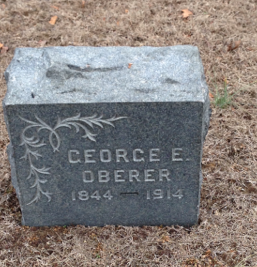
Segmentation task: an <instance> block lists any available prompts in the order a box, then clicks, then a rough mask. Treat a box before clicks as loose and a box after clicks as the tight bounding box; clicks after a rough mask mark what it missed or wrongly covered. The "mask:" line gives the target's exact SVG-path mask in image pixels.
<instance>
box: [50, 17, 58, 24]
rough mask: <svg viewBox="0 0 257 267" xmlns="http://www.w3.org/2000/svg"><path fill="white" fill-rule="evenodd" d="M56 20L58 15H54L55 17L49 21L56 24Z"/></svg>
mask: <svg viewBox="0 0 257 267" xmlns="http://www.w3.org/2000/svg"><path fill="white" fill-rule="evenodd" d="M56 20H57V16H53V17H51V19H50V21H49V23H50V24H51V25H54V24H55V22H56Z"/></svg>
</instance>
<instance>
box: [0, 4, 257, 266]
mask: <svg viewBox="0 0 257 267" xmlns="http://www.w3.org/2000/svg"><path fill="white" fill-rule="evenodd" d="M182 9H189V10H190V11H192V12H193V15H191V16H189V17H188V18H187V19H183V18H182V16H181V14H182V12H181V10H182ZM55 15H56V16H57V17H58V18H57V21H56V23H55V25H51V24H49V20H50V19H51V17H52V16H55ZM256 18H257V1H256V0H215V1H214V0H213V1H211V0H131V1H130V0H113V1H112V0H85V1H80V0H77V1H72V0H55V1H52V0H30V1H29V0H20V1H19V0H10V1H9V0H8V1H7V0H6V1H3V0H0V43H2V44H4V46H5V47H8V48H9V49H8V51H7V52H6V53H4V52H5V50H6V49H3V48H2V50H1V52H2V53H1V54H0V73H1V75H0V98H1V100H2V99H3V97H4V95H5V92H6V84H5V80H4V77H3V72H4V70H5V69H6V67H7V66H8V64H9V63H10V61H11V59H12V57H13V53H14V49H15V48H16V47H25V46H28V47H41V46H66V45H76V46H80V45H83V46H125V45H126V46H145V45H150V46H169V45H178V44H192V45H196V46H198V48H199V50H200V52H201V57H202V60H203V64H204V68H205V74H206V78H207V82H208V85H209V88H210V91H211V94H212V95H213V96H214V97H215V95H216V94H217V92H219V93H221V94H222V92H223V90H224V81H227V84H228V93H229V95H230V96H231V97H232V103H231V104H230V105H228V106H227V107H226V108H225V109H220V108H219V107H217V106H215V105H214V98H211V101H212V110H213V114H212V118H211V124H210V129H209V133H208V135H207V138H206V142H205V145H204V155H203V160H202V168H203V175H204V181H203V186H202V192H201V207H200V219H199V224H198V225H197V226H194V227H191V228H189V229H187V228H183V227H179V226H170V227H162V226H159V227H150V226H145V227H122V226H106V227H85V226H69V227H39V228H36V227H32V228H30V227H24V226H21V224H20V219H21V212H20V209H19V204H18V201H17V198H16V194H15V190H14V189H13V187H12V185H11V181H10V178H11V177H10V166H9V163H8V160H7V154H6V146H7V145H8V142H9V140H8V135H7V131H6V127H5V123H4V117H3V110H2V107H1V109H0V147H1V149H0V266H1V267H6V266H24V267H25V266H26V267H27V266H53V267H58V266H60V267H65V266H134V267H136V266H165V267H166V266H198V267H200V266H229V267H230V266H234V267H236V266H237V267H239V266H240V267H242V266H257V177H256V175H257V165H256V160H257V145H256V134H257V129H256V121H257V90H256V89H257V31H256V29H257V19H256ZM238 41H241V42H240V44H239V42H238ZM238 44H239V45H238ZM212 95H211V96H212Z"/></svg>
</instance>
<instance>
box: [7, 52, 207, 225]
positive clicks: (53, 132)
mask: <svg viewBox="0 0 257 267" xmlns="http://www.w3.org/2000/svg"><path fill="white" fill-rule="evenodd" d="M124 49H125V48H124ZM130 49H131V48H130ZM148 49H149V48H148ZM190 49H191V48H190ZM190 49H189V50H190ZM160 50H161V49H160ZM142 51H143V50H142ZM147 51H148V52H149V50H147ZM165 51H166V50H165ZM190 51H191V50H190ZM193 52H194V53H195V52H196V51H195V50H193ZM194 53H193V54H194ZM158 54H160V51H159V52H158ZM91 56H92V55H91ZM16 57H17V56H16ZM96 57H97V55H96ZM189 59H190V57H189ZM19 60H20V59H19ZM94 60H95V61H97V60H96V59H95V58H94ZM20 61H21V60H20ZM20 61H19V62H20ZM60 61H61V60H59V61H58V64H61V63H60ZM157 61H158V60H157ZM189 61H190V60H189ZM24 62H27V61H26V60H25V61H24ZM85 62H89V61H87V60H85V61H84V63H85ZM66 63H67V62H66ZM66 63H65V64H66ZM89 63H90V62H89ZM15 64H16V63H15ZM15 64H14V65H13V66H11V67H9V70H8V73H7V76H8V77H7V79H8V92H9V93H7V96H6V99H5V102H4V110H5V118H6V122H7V128H8V131H9V135H10V140H11V144H10V146H9V148H8V154H9V160H10V163H11V169H12V182H13V185H14V187H15V189H16V192H17V196H18V198H19V201H20V205H21V210H22V216H23V224H25V225H30V226H43V225H76V224H83V225H88V226H94V225H95V226H103V225H108V224H114V225H172V224H179V225H185V226H190V225H193V224H196V223H197V220H198V212H199V197H200V182H201V168H200V166H201V155H202V145H203V139H204V137H205V134H206V129H207V127H208V120H209V113H208V107H209V103H208V89H207V87H206V86H204V84H205V83H204V81H202V80H201V79H203V73H202V72H199V79H200V81H199V85H201V84H202V85H203V87H202V89H201V90H199V88H198V89H197V95H196V100H195V101H194V92H190V96H189V97H188V94H189V93H188V92H189V90H187V92H186V93H184V95H183V92H184V88H185V86H186V85H183V86H182V87H179V85H178V84H175V85H174V84H173V83H171V84H170V94H169V95H167V97H166V99H165V98H164V97H163V95H162V92H161V91H159V90H157V89H154V88H151V89H149V90H151V92H149V94H151V98H153V99H154V98H156V101H151V100H150V98H149V99H148V100H147V101H146V102H143V101H134V102H133V99H131V100H129V99H130V98H131V96H133V94H132V95H131V96H129V99H126V97H128V96H127V95H125V96H124V99H126V102H119V101H117V102H115V100H114V99H113V100H112V101H109V102H107V101H102V100H99V99H98V101H96V99H92V100H91V101H89V100H88V98H87V99H86V100H85V99H84V98H83V97H82V98H81V97H79V98H78V97H77V98H76V97H74V99H73V100H72V101H71V98H70V97H71V94H72V93H71V91H72V90H71V88H62V92H65V90H68V91H69V98H68V100H69V101H68V100H67V98H65V97H66V96H65V93H60V94H59V98H58V101H57V100H56V102H58V103H48V102H54V97H57V94H55V96H53V99H52V100H51V101H47V99H48V97H49V96H48V97H47V98H45V99H44V90H46V89H45V88H46V87H42V88H41V89H40V87H39V89H38V92H37V95H38V96H40V97H38V98H37V96H36V95H34V94H32V93H31V91H30V89H26V90H27V92H26V91H25V92H24V95H26V94H31V95H30V97H31V99H32V100H29V101H28V103H24V101H25V100H24V99H21V100H19V99H20V98H22V94H21V93H20V92H19V93H17V95H15V96H14V97H13V98H12V95H13V94H15V88H14V87H13V86H14V85H15V81H19V79H21V78H20V76H19V75H17V74H16V71H17V68H18V69H22V68H21V67H20V66H19V65H18V67H17V66H16V67H15ZM17 64H18V63H17ZM19 64H20V63H19ZM63 64H64V63H63ZM65 64H64V65H65ZM99 64H100V63H99ZM106 64H107V63H106ZM199 64H200V63H199ZM200 65H201V64H200ZM71 66H73V69H75V71H81V70H83V71H82V72H83V75H85V72H86V74H87V72H90V71H88V70H87V71H85V69H83V68H82V67H81V68H80V69H78V67H77V68H75V67H74V66H75V65H71ZM155 67H157V68H158V64H157V65H156V66H155ZM51 68H52V67H50V69H51ZM96 69H97V66H96ZM107 69H108V68H107V67H106V66H105V67H102V69H101V71H102V72H103V73H104V74H101V75H103V79H106V75H107V76H108V75H109V74H105V72H106V71H107ZM158 69H160V68H158ZM97 70H99V69H97ZM103 70H104V71H103ZM108 70H109V69H108ZM111 71H112V70H111ZM114 71H117V69H115V68H114ZM38 72H40V70H38V69H36V70H35V73H38ZM47 73H48V74H47ZM53 73H54V72H53ZM53 73H52V74H51V75H54V74H53ZM21 74H22V73H21ZM23 74H24V73H23ZM47 75H48V76H49V75H50V74H49V70H46V71H45V77H46V79H48V78H49V77H47ZM51 75H50V76H51ZM58 75H59V74H58ZM74 75H75V74H74ZM97 75H98V74H97ZM142 75H143V74H142ZM185 75H186V73H185ZM41 76H43V75H41ZM14 77H15V78H14ZM31 77H32V76H31ZM31 77H30V78H31ZM35 77H38V76H37V75H35ZM74 77H75V78H74ZM74 77H73V78H74V79H77V77H78V78H81V75H78V73H77V74H76V75H75V76H74ZM89 77H90V76H89ZM89 77H88V78H89ZM91 78H92V77H91ZM98 78H99V77H98V76H97V77H96V80H95V82H96V83H97V80H98ZM35 79H36V78H35ZM54 79H55V78H54ZM66 79H70V77H66ZM92 79H93V78H92ZM135 79H136V78H135ZM161 79H162V78H161ZM165 79H166V80H167V79H169V78H167V77H166V78H165ZM180 79H181V77H180ZM181 80H182V79H181ZM118 81H119V76H117V80H115V81H114V83H116V86H117V83H118ZM54 82H56V79H55V81H54ZM197 83H198V82H196V84H197ZM25 84H26V81H24V84H21V87H22V88H28V87H26V86H25ZM42 84H45V83H44V80H42ZM92 84H94V82H93V81H91V87H92ZM49 86H50V85H49V84H48V87H47V90H46V94H50V92H49ZM53 86H55V83H54V85H53ZM84 86H85V88H86V87H87V83H86V82H85V84H84ZM119 86H120V87H119V88H120V89H119V90H120V93H119V92H118V91H117V92H115V93H113V94H116V95H118V96H117V97H118V98H119V94H120V95H122V94H123V92H124V91H123V89H122V83H120V84H119ZM130 86H134V85H131V84H130ZM174 86H175V87H174ZM127 87H128V85H127ZM135 87H137V90H138V92H139V94H141V92H140V90H141V89H140V88H139V87H140V86H139V85H138V86H136V84H135ZM172 88H173V89H174V88H175V89H176V90H175V89H174V90H172ZM181 88H182V89H181ZM91 89H92V88H91ZM17 90H19V88H17ZM24 90H25V89H24ZM40 90H41V91H40ZM53 90H54V88H53ZM101 90H104V88H102V89H101ZM126 90H128V89H126ZM144 90H145V89H144ZM154 90H155V91H154ZM166 90H168V87H167V88H166ZM85 91H86V89H85ZM96 91H97V88H96ZM135 92H136V91H135ZM176 92H179V93H176ZM200 92H202V96H201V95H200ZM173 93H174V94H175V97H174V96H173ZM144 94H146V92H145V91H144ZM176 94H177V98H176ZM75 95H76V94H75ZM106 95H107V93H106ZM159 96H160V97H159ZM27 97H28V96H27V95H26V96H25V97H24V98H25V99H26V98H27ZM141 97H142V96H140V98H141ZM33 99H35V103H33ZM56 99H57V98H56ZM163 99H165V101H164V100H163ZM12 101H13V102H12ZM25 102H26V101H25Z"/></svg>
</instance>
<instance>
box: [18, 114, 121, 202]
mask: <svg viewBox="0 0 257 267" xmlns="http://www.w3.org/2000/svg"><path fill="white" fill-rule="evenodd" d="M35 118H36V119H37V121H30V120H27V119H24V118H22V117H20V119H21V120H23V121H25V122H27V123H28V124H29V125H28V126H26V127H25V128H24V129H23V131H22V133H21V144H20V145H21V146H24V147H25V153H24V156H23V157H21V159H24V160H26V161H28V163H29V168H30V169H29V175H28V176H27V179H31V178H32V177H34V183H33V184H32V186H31V187H30V188H36V194H35V196H34V198H33V199H32V200H31V201H30V202H29V203H27V205H30V204H32V203H34V202H38V200H39V199H40V197H41V195H43V196H45V197H46V198H47V199H48V202H49V201H51V193H49V192H48V191H44V190H43V188H42V184H45V183H46V182H47V180H46V179H45V178H42V175H50V172H49V170H50V168H49V167H45V166H42V167H41V168H39V167H37V166H36V165H35V161H36V160H38V159H39V158H40V157H42V155H41V154H40V152H39V151H38V148H40V147H42V146H45V145H46V144H45V143H44V141H43V140H40V138H39V137H37V136H35V135H32V136H28V135H27V134H28V131H29V130H31V129H35V130H36V131H37V132H38V133H39V132H40V131H42V130H47V131H49V143H50V145H51V147H52V148H53V152H56V151H57V152H58V151H59V150H58V149H59V147H60V145H61V138H60V135H59V134H58V131H57V130H58V129H60V128H62V127H66V128H69V129H71V128H72V127H74V128H75V130H76V133H78V132H79V130H80V129H82V131H83V132H84V135H83V136H82V137H83V138H85V139H89V140H91V141H93V142H95V141H96V139H95V136H96V135H97V134H94V133H93V129H94V127H96V126H98V127H100V128H103V127H104V125H105V124H106V125H110V126H112V127H114V124H113V122H114V121H117V120H120V119H124V118H126V117H112V118H110V119H103V118H102V116H97V114H94V115H93V116H91V117H81V116H80V114H78V115H76V116H74V117H70V118H66V119H63V120H61V119H60V118H58V120H57V123H56V125H55V126H54V127H53V128H51V126H49V125H48V124H46V123H45V122H44V121H43V120H41V119H40V118H38V117H37V116H35Z"/></svg>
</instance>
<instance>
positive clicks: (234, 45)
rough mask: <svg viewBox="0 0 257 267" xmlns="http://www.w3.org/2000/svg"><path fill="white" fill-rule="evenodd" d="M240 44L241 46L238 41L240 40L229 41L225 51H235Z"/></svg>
mask: <svg viewBox="0 0 257 267" xmlns="http://www.w3.org/2000/svg"><path fill="white" fill-rule="evenodd" d="M240 44H241V41H240V40H239V41H235V42H233V41H231V42H230V43H229V44H228V49H227V51H232V50H235V49H237V48H238V47H239V46H240Z"/></svg>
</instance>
